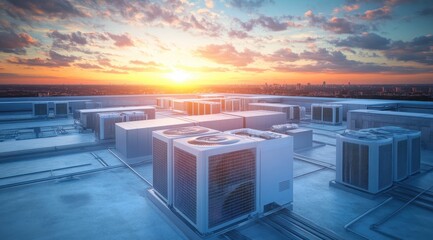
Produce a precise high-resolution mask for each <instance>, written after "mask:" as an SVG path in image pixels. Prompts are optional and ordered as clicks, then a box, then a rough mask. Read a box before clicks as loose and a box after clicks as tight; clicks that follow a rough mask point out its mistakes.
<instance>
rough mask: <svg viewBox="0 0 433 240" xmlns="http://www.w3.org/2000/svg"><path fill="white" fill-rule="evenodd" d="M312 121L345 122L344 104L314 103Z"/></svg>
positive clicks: (333, 123) (334, 123)
mask: <svg viewBox="0 0 433 240" xmlns="http://www.w3.org/2000/svg"><path fill="white" fill-rule="evenodd" d="M311 120H312V122H317V123H325V124H332V125H337V124H341V123H342V122H343V106H342V105H337V104H312V105H311Z"/></svg>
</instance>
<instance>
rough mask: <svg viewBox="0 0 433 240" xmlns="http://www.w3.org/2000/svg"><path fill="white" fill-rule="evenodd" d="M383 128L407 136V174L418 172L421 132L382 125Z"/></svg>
mask: <svg viewBox="0 0 433 240" xmlns="http://www.w3.org/2000/svg"><path fill="white" fill-rule="evenodd" d="M382 129H383V130H385V131H388V132H393V133H399V134H405V135H406V136H407V138H408V152H409V154H408V157H409V160H408V162H409V174H410V175H412V174H415V173H418V172H419V170H420V167H421V132H420V131H416V130H411V129H405V128H400V127H391V126H387V127H382Z"/></svg>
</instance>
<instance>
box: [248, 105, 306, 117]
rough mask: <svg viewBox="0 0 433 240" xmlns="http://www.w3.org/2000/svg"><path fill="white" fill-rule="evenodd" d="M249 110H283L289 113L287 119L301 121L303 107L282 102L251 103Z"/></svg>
mask: <svg viewBox="0 0 433 240" xmlns="http://www.w3.org/2000/svg"><path fill="white" fill-rule="evenodd" d="M249 110H267V111H275V112H283V113H285V114H286V115H287V120H296V121H299V120H300V118H301V109H300V107H299V106H298V105H289V104H280V103H250V104H249Z"/></svg>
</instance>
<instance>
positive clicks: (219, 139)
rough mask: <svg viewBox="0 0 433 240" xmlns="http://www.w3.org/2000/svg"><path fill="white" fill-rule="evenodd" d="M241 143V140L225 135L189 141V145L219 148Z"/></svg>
mask: <svg viewBox="0 0 433 240" xmlns="http://www.w3.org/2000/svg"><path fill="white" fill-rule="evenodd" d="M237 142H239V139H237V138H234V137H232V136H225V135H210V136H201V137H196V138H194V139H193V140H190V141H188V143H189V144H193V145H197V146H217V145H230V144H234V143H237Z"/></svg>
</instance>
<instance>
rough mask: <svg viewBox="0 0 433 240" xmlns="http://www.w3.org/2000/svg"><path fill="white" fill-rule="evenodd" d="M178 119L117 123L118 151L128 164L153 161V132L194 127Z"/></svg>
mask: <svg viewBox="0 0 433 240" xmlns="http://www.w3.org/2000/svg"><path fill="white" fill-rule="evenodd" d="M193 125H194V124H193V123H191V122H187V121H184V120H181V119H176V118H169V117H167V118H158V119H149V120H144V121H132V122H122V123H116V151H117V152H118V153H119V156H120V157H122V158H123V159H124V160H125V161H127V162H128V163H135V162H138V161H143V160H151V159H152V141H153V137H152V132H154V131H157V130H163V129H168V128H176V127H187V126H193Z"/></svg>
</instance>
